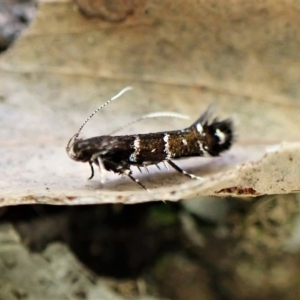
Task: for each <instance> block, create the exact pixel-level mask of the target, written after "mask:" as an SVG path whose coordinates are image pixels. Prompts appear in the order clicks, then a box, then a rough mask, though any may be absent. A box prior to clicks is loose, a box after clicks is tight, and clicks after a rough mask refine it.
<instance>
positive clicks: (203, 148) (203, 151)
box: [197, 141, 211, 157]
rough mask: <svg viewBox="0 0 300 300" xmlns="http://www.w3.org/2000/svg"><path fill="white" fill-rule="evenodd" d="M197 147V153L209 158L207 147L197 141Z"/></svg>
mask: <svg viewBox="0 0 300 300" xmlns="http://www.w3.org/2000/svg"><path fill="white" fill-rule="evenodd" d="M197 143H198V146H199V152H200V155H201V156H205V157H210V156H211V155H210V154H209V153H208V152H207V146H205V145H203V143H201V142H200V141H197Z"/></svg>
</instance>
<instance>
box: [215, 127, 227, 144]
mask: <svg viewBox="0 0 300 300" xmlns="http://www.w3.org/2000/svg"><path fill="white" fill-rule="evenodd" d="M215 135H216V136H217V137H218V138H219V144H221V145H222V144H224V143H225V141H226V135H225V133H224V132H222V131H221V130H220V129H219V128H218V129H217V130H216V133H215Z"/></svg>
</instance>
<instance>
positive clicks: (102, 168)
mask: <svg viewBox="0 0 300 300" xmlns="http://www.w3.org/2000/svg"><path fill="white" fill-rule="evenodd" d="M97 161H98V164H99V171H100V181H101V183H102V184H103V183H104V182H105V173H106V169H105V166H104V164H103V161H102V159H101V156H98V157H97Z"/></svg>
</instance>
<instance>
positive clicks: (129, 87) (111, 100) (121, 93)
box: [75, 86, 132, 138]
mask: <svg viewBox="0 0 300 300" xmlns="http://www.w3.org/2000/svg"><path fill="white" fill-rule="evenodd" d="M130 90H132V87H131V86H127V87H126V88H124V89H123V90H121V91H120V92H119V93H118V94H117V95H115V96H113V97H112V98H111V99H109V100H107V101H106V102H105V103H104V104H102V105H101V106H99V107H98V108H97V109H96V110H95V111H94V112H93V113H92V114H91V115H90V116H89V117H88V118H87V119H86V120H85V121H84V122H83V124H82V125H81V127H80V128H79V130H78V132H77V133H76V135H75V138H77V137H78V135H79V133H80V132H81V130H82V128H83V127H84V126H85V124H86V123H87V122H88V121H89V120H90V119H91V118H92V117H93V116H94V115H95V114H96V113H97V112H98V111H99V110H101V109H102V108H103V107H105V106H106V105H108V104H109V103H111V102H113V101H114V100H116V99H118V98H119V97H121V96H122V95H123V94H124V93H126V92H127V91H130Z"/></svg>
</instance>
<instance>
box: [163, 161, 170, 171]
mask: <svg viewBox="0 0 300 300" xmlns="http://www.w3.org/2000/svg"><path fill="white" fill-rule="evenodd" d="M163 163H164V166H165V168H166V169H167V170H169V166H168V165H167V164H166V162H165V161H164V160H163Z"/></svg>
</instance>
